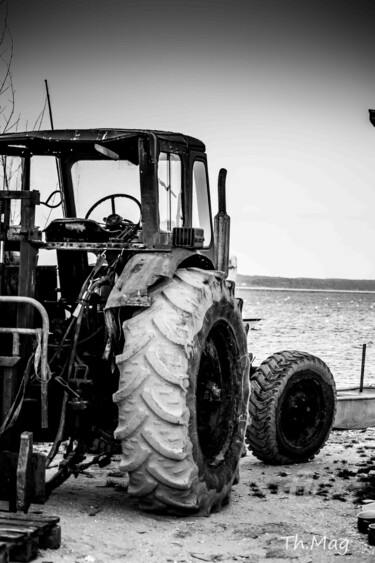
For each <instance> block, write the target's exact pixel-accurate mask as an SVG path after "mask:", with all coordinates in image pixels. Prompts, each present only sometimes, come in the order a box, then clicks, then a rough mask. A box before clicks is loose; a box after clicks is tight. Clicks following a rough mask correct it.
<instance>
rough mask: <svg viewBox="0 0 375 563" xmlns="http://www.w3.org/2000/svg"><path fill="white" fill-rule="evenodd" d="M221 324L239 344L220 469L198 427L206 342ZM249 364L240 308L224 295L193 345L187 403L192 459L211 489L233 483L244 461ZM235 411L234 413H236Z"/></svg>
mask: <svg viewBox="0 0 375 563" xmlns="http://www.w3.org/2000/svg"><path fill="white" fill-rule="evenodd" d="M218 322H224V323H225V324H226V326H227V328H228V330H229V331H230V332H231V333H233V339H232V340H233V343H234V344H236V348H237V350H234V351H233V354H236V356H237V361H236V362H235V363H236V365H235V366H233V367H234V369H232V370H231V371H232V373H230V374H228V375H229V376H230V377H231V378H232V382H231V383H232V385H233V391H234V392H233V395H232V396H233V401H234V405H233V407H232V408H233V411H234V412H235V413H236V422H235V423H234V427H233V431H232V435H231V442H230V446H229V447H228V451H227V455H226V456H225V460H224V462H223V463H222V464H221V465H219V466H218V467H215V468H212V467H210V466H209V465H208V463H207V460H206V458H205V456H204V454H203V452H202V449H201V447H200V444H199V437H198V428H197V404H196V396H197V384H198V374H199V367H200V361H201V356H202V351H203V349H204V345H205V342H206V340H207V337H208V335H209V334H210V331H211V329H212V328H213V327H214V325H215V324H216V323H218ZM248 370H249V362H248V356H247V343H246V335H245V331H244V328H243V323H242V318H241V315H240V313H239V311H238V309H237V304H236V301H235V299H234V298H231V299H227V298H226V297H225V296H224V295H223V296H222V298H221V299H220V300H219V301H215V302H213V303H212V302H211V304H210V306H209V307H208V309H207V311H206V313H205V316H204V321H203V326H202V328H201V330H200V331H199V332H198V333H197V334H196V336H195V338H194V342H193V346H192V353H191V355H190V357H189V373H190V384H189V389H188V393H187V404H188V408H189V411H190V421H189V434H190V440H191V443H192V446H193V458H194V461H195V463H196V464H197V467H198V475H199V479H200V480H201V481H204V482H205V483H206V484H207V486H208V488H209V489H216V490H221V489H222V488H223V487H224V486H226V485H228V484H229V485H230V484H232V482H233V480H234V478H235V476H236V470H237V467H238V463H239V460H240V458H241V453H242V448H243V443H244V437H245V433H246V426H247V419H248V414H247V412H248V398H249V378H248ZM233 411H232V412H233Z"/></svg>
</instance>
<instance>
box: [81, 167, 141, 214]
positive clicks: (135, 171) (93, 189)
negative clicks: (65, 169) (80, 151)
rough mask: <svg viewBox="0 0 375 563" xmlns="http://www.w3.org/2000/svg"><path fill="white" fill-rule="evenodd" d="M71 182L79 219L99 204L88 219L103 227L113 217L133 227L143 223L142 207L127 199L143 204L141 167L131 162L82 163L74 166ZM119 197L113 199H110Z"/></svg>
mask: <svg viewBox="0 0 375 563" xmlns="http://www.w3.org/2000/svg"><path fill="white" fill-rule="evenodd" d="M72 182H73V189H74V197H75V203H76V211H77V217H81V218H84V217H86V215H87V213H88V212H89V211H90V209H91V207H92V206H93V205H94V204H95V203H97V202H98V201H100V200H101V199H102V198H105V197H107V196H108V199H107V200H106V201H103V202H102V203H100V204H98V206H97V207H96V208H95V209H93V210H92V212H91V213H90V215H89V219H93V220H94V221H98V222H99V223H103V221H104V219H105V218H106V217H108V215H110V214H112V213H117V214H118V215H121V217H122V218H124V219H128V220H129V221H132V222H133V223H138V221H139V220H140V209H139V206H138V205H137V204H136V202H134V201H133V200H132V199H130V198H127V197H124V196H126V195H128V196H131V197H133V198H136V199H137V200H138V201H139V202H141V189H140V175H139V166H138V165H137V164H133V163H132V162H130V161H129V160H116V161H114V160H79V161H77V162H75V163H74V164H73V166H72ZM113 195H115V196H117V197H115V198H110V196H113Z"/></svg>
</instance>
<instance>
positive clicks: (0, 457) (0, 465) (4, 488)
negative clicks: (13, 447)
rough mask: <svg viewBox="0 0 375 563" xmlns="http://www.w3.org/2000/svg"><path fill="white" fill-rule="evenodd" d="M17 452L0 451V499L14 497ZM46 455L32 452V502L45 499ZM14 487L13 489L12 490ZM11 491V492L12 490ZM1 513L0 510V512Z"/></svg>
mask: <svg viewBox="0 0 375 563" xmlns="http://www.w3.org/2000/svg"><path fill="white" fill-rule="evenodd" d="M17 461H18V454H17V453H16V452H0V499H1V500H10V498H11V495H12V494H13V496H14V497H15V495H16V493H15V480H16V471H17ZM45 465H46V456H45V455H43V454H41V453H37V452H34V453H33V454H32V472H31V473H32V475H31V491H32V502H33V503H34V504H44V502H45V500H46V492H45V479H46V471H45ZM13 489H14V490H13ZM12 491H13V492H12ZM0 514H1V512H0ZM0 518H1V516H0Z"/></svg>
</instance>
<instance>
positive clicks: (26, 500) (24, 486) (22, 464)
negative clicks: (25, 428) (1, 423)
mask: <svg viewBox="0 0 375 563" xmlns="http://www.w3.org/2000/svg"><path fill="white" fill-rule="evenodd" d="M32 454H33V433H32V432H22V434H21V442H20V450H19V455H18V463H17V500H16V504H17V510H23V512H27V511H28V509H29V506H30V504H31V499H32V457H31V456H32Z"/></svg>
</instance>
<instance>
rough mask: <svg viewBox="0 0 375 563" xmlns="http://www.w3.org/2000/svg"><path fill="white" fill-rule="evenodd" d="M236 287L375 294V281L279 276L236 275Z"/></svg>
mask: <svg viewBox="0 0 375 563" xmlns="http://www.w3.org/2000/svg"><path fill="white" fill-rule="evenodd" d="M237 287H238V288H239V287H243V288H248V289H267V290H277V291H285V290H289V291H330V292H335V291H341V292H348V291H349V292H354V293H358V292H359V293H375V280H351V279H341V278H327V279H322V278H285V277H281V276H274V277H273V276H247V275H243V274H237Z"/></svg>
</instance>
